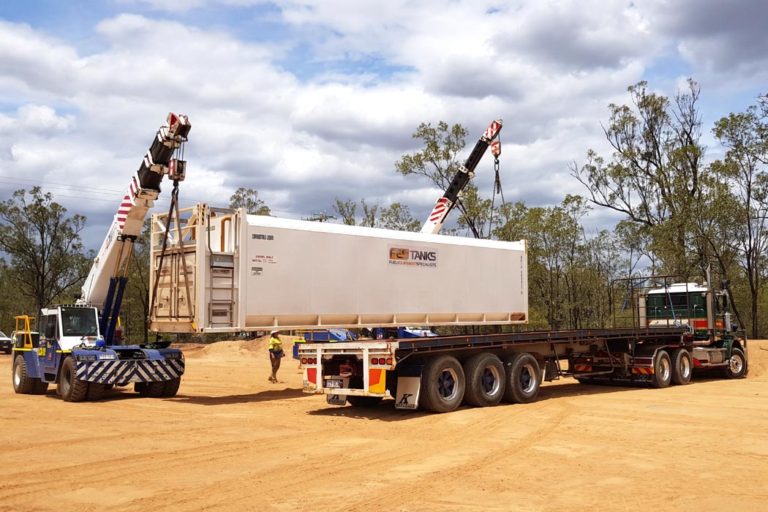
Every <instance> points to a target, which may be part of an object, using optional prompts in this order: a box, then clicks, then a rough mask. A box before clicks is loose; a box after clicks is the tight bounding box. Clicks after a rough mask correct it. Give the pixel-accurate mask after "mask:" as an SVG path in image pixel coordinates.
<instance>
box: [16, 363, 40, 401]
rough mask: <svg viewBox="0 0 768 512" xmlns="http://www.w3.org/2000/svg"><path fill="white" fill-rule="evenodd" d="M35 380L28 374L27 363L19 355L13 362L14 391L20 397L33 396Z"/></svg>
mask: <svg viewBox="0 0 768 512" xmlns="http://www.w3.org/2000/svg"><path fill="white" fill-rule="evenodd" d="M35 380H37V379H33V378H32V377H30V376H29V374H28V373H27V362H26V361H25V360H24V356H22V355H18V356H16V357H15V358H14V360H13V390H14V391H15V392H16V393H18V394H20V395H30V394H32V389H33V388H34V385H35V382H34V381H35Z"/></svg>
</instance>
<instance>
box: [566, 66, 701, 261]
mask: <svg viewBox="0 0 768 512" xmlns="http://www.w3.org/2000/svg"><path fill="white" fill-rule="evenodd" d="M628 90H629V93H630V96H631V98H632V105H631V106H628V105H614V104H611V105H610V106H609V109H610V118H609V121H608V126H607V127H606V128H604V131H605V136H606V139H607V140H608V142H609V144H610V145H611V147H612V148H613V153H612V155H611V157H610V159H607V160H606V159H605V158H604V157H602V156H600V155H598V154H597V153H596V152H595V151H593V150H589V151H588V153H587V163H586V164H584V165H583V166H582V167H580V168H579V167H576V166H575V165H574V166H572V167H571V172H572V174H573V176H575V177H576V179H578V180H579V181H580V182H581V183H582V184H583V185H584V187H585V188H586V189H587V191H588V192H589V197H590V200H591V201H592V202H593V203H594V204H597V205H599V206H603V207H606V208H610V209H612V210H615V211H617V212H621V213H623V214H625V215H626V218H627V219H628V220H629V221H631V222H632V223H635V224H638V225H639V226H638V227H637V230H638V231H636V234H639V235H641V236H639V237H636V241H640V240H647V241H649V242H650V245H649V246H647V247H645V248H643V250H644V251H646V252H652V253H653V254H654V255H655V256H656V259H657V260H658V262H659V263H660V265H661V266H662V268H661V269H660V270H661V271H665V272H669V273H672V274H679V275H681V276H688V275H690V274H691V271H692V269H694V268H698V269H703V268H704V267H705V266H706V264H705V263H704V262H703V261H702V259H701V251H698V250H697V249H698V247H697V245H696V242H697V241H696V240H695V239H693V238H692V233H693V229H692V227H691V225H690V222H691V220H692V212H693V210H694V203H695V201H696V200H697V198H698V197H699V194H700V193H701V177H702V173H703V172H704V169H703V165H702V161H701V159H702V155H703V151H704V148H703V146H702V145H701V143H700V137H701V119H700V115H699V112H698V105H697V103H698V99H699V94H700V89H699V86H698V84H696V82H694V81H693V80H689V81H688V89H687V90H686V91H684V92H680V93H678V94H677V95H676V96H675V98H674V101H670V100H669V99H668V98H666V97H664V96H661V95H658V94H656V93H652V92H650V91H648V88H647V83H646V82H639V83H637V84H636V85H633V86H631V87H629V89H628ZM640 231H642V233H641V232H640Z"/></svg>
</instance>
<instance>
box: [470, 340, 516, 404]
mask: <svg viewBox="0 0 768 512" xmlns="http://www.w3.org/2000/svg"><path fill="white" fill-rule="evenodd" d="M464 375H465V377H466V379H467V390H466V392H465V393H464V401H465V402H466V403H467V404H469V405H474V406H477V407H488V406H492V405H497V404H498V403H499V402H501V399H502V397H503V396H504V387H505V385H506V384H505V381H506V375H505V373H504V364H502V362H501V359H499V358H498V357H496V356H495V355H494V354H487V353H486V354H476V355H474V356H472V357H470V358H469V359H467V360H466V361H465V362H464Z"/></svg>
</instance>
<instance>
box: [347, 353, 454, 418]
mask: <svg viewBox="0 0 768 512" xmlns="http://www.w3.org/2000/svg"><path fill="white" fill-rule="evenodd" d="M465 389H466V381H465V379H464V369H463V368H462V367H461V364H459V361H457V360H456V358H455V357H453V356H448V355H442V356H435V357H433V358H431V359H429V360H428V361H427V364H426V365H424V370H423V371H422V373H421V390H422V395H421V398H420V402H421V406H422V407H423V408H424V409H426V410H428V411H432V412H450V411H453V410H455V409H457V408H458V407H459V405H461V401H462V400H463V399H464V390H465ZM347 398H349V397H347Z"/></svg>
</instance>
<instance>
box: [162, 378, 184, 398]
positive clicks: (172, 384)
mask: <svg viewBox="0 0 768 512" xmlns="http://www.w3.org/2000/svg"><path fill="white" fill-rule="evenodd" d="M180 385H181V377H176V378H175V379H172V380H167V381H165V386H164V387H163V396H164V397H169V398H170V397H172V396H176V393H178V392H179V386H180Z"/></svg>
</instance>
